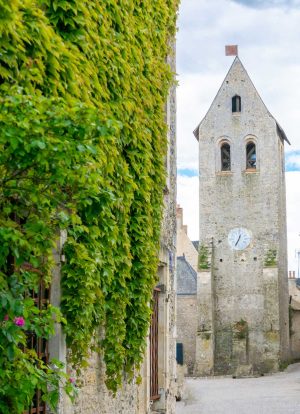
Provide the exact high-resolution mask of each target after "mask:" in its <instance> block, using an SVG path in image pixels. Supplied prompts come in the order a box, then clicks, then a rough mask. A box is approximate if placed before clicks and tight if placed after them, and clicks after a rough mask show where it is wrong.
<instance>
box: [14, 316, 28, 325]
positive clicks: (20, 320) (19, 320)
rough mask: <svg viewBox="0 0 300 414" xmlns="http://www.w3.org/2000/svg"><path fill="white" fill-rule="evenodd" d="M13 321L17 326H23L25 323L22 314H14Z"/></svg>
mask: <svg viewBox="0 0 300 414" xmlns="http://www.w3.org/2000/svg"><path fill="white" fill-rule="evenodd" d="M14 323H15V325H17V326H24V325H25V319H24V318H23V316H16V317H15V319H14Z"/></svg>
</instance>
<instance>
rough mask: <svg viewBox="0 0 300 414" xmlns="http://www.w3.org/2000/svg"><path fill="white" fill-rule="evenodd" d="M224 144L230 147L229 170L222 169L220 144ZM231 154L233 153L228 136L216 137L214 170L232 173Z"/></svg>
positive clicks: (223, 173)
mask: <svg viewBox="0 0 300 414" xmlns="http://www.w3.org/2000/svg"><path fill="white" fill-rule="evenodd" d="M224 144H227V145H229V147H230V170H222V146H223V145H224ZM232 154H233V143H232V141H231V139H230V138H229V137H228V136H223V137H220V138H218V140H217V145H216V172H217V174H222V175H231V174H232Z"/></svg>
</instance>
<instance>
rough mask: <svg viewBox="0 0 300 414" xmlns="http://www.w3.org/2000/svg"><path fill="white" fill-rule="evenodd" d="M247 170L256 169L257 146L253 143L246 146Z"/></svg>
mask: <svg viewBox="0 0 300 414" xmlns="http://www.w3.org/2000/svg"><path fill="white" fill-rule="evenodd" d="M246 168H247V169H249V168H250V169H253V168H256V146H255V144H254V143H253V142H248V144H247V145H246Z"/></svg>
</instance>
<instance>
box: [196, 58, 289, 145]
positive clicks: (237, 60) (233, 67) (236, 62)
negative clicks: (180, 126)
mask: <svg viewBox="0 0 300 414" xmlns="http://www.w3.org/2000/svg"><path fill="white" fill-rule="evenodd" d="M238 66H240V68H242V70H243V72H244V74H245V76H246V77H247V78H248V81H249V82H250V83H251V85H252V86H253V88H254V90H255V91H256V93H257V95H258V97H259V99H260V101H261V103H262V105H263V106H264V107H265V109H266V111H267V112H268V114H269V115H270V117H271V118H273V119H274V121H275V123H276V129H277V133H278V135H279V137H280V138H281V140H282V141H286V142H287V143H288V144H289V145H291V143H290V142H289V140H288V138H287V136H286V134H285V132H284V130H283V129H282V127H281V126H280V125H279V123H278V122H277V121H276V119H275V118H274V116H273V115H272V114H271V113H270V111H269V110H268V108H267V107H266V105H265V103H264V102H263V100H262V99H261V97H260V95H259V93H258V92H257V89H256V88H255V86H254V84H253V82H252V80H251V78H250V76H249V75H248V72H247V71H246V69H245V67H244V65H243V64H242V62H241V60H240V58H239V57H238V56H236V57H235V59H234V61H233V63H232V65H231V67H230V69H229V71H228V72H227V75H226V76H225V79H224V81H223V82H222V84H221V86H220V88H219V90H218V92H217V94H216V96H215V98H214V100H213V102H212V104H211V105H210V107H209V109H208V111H207V113H206V115H205V116H204V118H203V119H202V121H201V122H200V123H199V124H198V125H197V127H196V128H195V130H194V131H193V133H194V136H195V137H196V138H197V140H199V129H200V127H201V124H202V122H203V121H204V119H205V118H206V117H207V114H208V113H209V112H210V110H211V108H212V107H213V105H214V103H215V101H216V99H217V97H218V95H219V93H220V91H221V90H222V88H223V86H224V85H225V84H226V81H227V78H228V77H229V76H230V75H231V73H232V72H234V71H236V69H237V67H238Z"/></svg>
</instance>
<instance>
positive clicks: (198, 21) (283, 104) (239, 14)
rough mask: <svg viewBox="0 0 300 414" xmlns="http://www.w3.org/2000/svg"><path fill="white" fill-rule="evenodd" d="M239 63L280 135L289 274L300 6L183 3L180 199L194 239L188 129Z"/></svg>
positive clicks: (296, 227) (295, 200)
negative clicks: (234, 50) (228, 52)
mask: <svg viewBox="0 0 300 414" xmlns="http://www.w3.org/2000/svg"><path fill="white" fill-rule="evenodd" d="M230 44H237V45H238V47H239V57H240V59H241V61H242V63H243V65H244V66H245V68H246V70H247V72H248V74H249V76H250V78H251V79H252V81H253V83H254V85H255V87H256V89H257V91H258V93H259V94H260V96H261V98H262V100H263V101H264V103H265V104H266V106H267V108H268V110H269V111H270V112H271V114H272V115H273V116H274V117H275V119H276V120H277V122H278V123H279V124H280V125H281V127H282V128H283V129H284V131H285V133H286V135H287V137H288V139H289V141H290V142H291V146H289V145H286V146H285V154H286V193H287V230H288V254H289V270H295V271H296V273H297V272H298V262H297V260H296V258H295V257H296V255H295V251H296V250H297V249H299V250H300V235H299V234H300V191H299V183H300V113H299V111H300V53H299V52H300V0H285V1H284V0H235V1H234V0H209V1H208V0H181V6H180V12H179V20H178V33H177V74H178V82H179V86H178V89H177V140H178V146H177V163H178V177H177V200H178V203H179V204H180V206H181V207H183V219H184V223H185V224H187V225H188V234H189V237H190V238H191V240H197V239H198V237H199V228H198V227H199V217H198V214H199V209H198V199H199V191H198V145H197V141H196V139H195V138H194V136H193V130H194V129H195V127H196V126H197V125H198V124H199V122H200V121H201V120H202V119H203V117H204V115H205V114H206V112H207V110H208V109H209V106H210V104H211V103H212V101H213V99H214V97H215V96H216V94H217V92H218V89H219V87H220V86H221V83H222V82H223V80H224V78H225V76H226V74H227V72H228V70H229V68H230V66H231V64H232V62H233V59H234V57H232V56H229V57H228V56H225V50H224V49H225V45H230Z"/></svg>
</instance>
